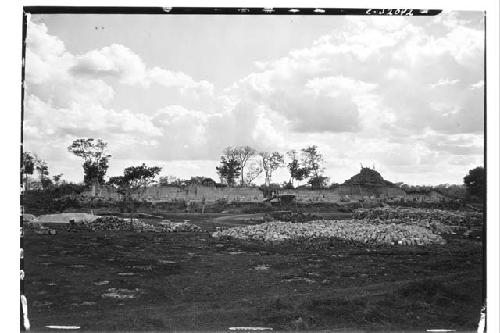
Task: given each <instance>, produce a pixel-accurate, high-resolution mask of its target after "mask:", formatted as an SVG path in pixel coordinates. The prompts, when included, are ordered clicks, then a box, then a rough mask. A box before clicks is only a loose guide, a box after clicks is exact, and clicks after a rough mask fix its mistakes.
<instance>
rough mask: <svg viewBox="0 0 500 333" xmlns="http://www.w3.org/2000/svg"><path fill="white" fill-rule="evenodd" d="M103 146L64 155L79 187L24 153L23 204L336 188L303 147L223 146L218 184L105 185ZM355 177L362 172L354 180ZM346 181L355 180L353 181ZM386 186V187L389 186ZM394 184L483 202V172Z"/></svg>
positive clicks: (142, 179) (86, 141)
mask: <svg viewBox="0 0 500 333" xmlns="http://www.w3.org/2000/svg"><path fill="white" fill-rule="evenodd" d="M107 146H108V144H107V143H106V142H105V141H103V140H102V139H93V138H81V139H76V140H74V141H73V142H72V144H71V145H70V146H69V147H68V151H69V152H71V153H72V154H74V155H76V156H78V157H81V158H82V159H83V163H82V167H83V179H84V181H83V183H82V184H72V183H68V182H66V181H65V180H64V179H62V176H63V174H57V175H53V176H50V173H49V166H48V164H47V163H46V162H45V161H44V160H43V159H42V158H40V157H39V156H38V155H37V154H35V153H31V152H23V154H22V170H21V171H22V180H23V185H24V187H25V189H26V190H27V192H26V194H25V197H24V201H25V203H26V202H31V203H32V204H34V205H35V206H37V207H38V206H40V207H42V206H44V205H45V206H46V207H52V208H51V209H52V210H54V209H55V210H60V209H64V207H65V206H67V205H70V204H71V202H70V199H69V198H71V197H75V196H78V195H80V194H81V193H82V192H83V191H84V190H85V189H88V188H93V189H94V190H95V186H96V185H99V184H108V185H109V186H113V187H115V188H116V189H117V190H118V191H119V193H122V194H124V197H126V198H129V199H127V200H130V197H131V196H132V194H133V193H138V192H140V191H141V190H142V189H144V188H145V187H147V186H150V185H152V184H159V185H162V186H178V187H183V186H189V185H203V186H214V187H226V186H256V185H255V184H253V182H254V181H255V179H257V177H258V176H260V175H264V179H265V183H264V184H263V185H261V187H262V188H287V189H293V188H296V187H299V188H303V187H306V188H312V189H320V188H330V189H333V188H335V187H337V186H339V184H336V183H332V184H329V179H328V177H326V176H324V172H325V167H324V162H325V159H324V157H323V155H322V154H321V153H320V151H319V149H318V147H317V146H315V145H312V146H308V147H305V148H303V149H301V150H300V151H296V150H291V151H288V152H286V153H284V154H283V153H280V152H277V151H274V152H266V151H257V150H256V149H254V148H252V147H249V146H228V147H226V148H225V149H224V150H223V152H222V155H221V157H220V162H219V164H218V165H217V166H216V167H215V168H216V171H217V174H218V175H219V178H220V179H219V182H216V181H215V180H214V179H212V178H209V177H203V176H196V177H191V178H190V179H180V178H178V177H175V176H162V177H160V176H159V173H160V171H161V168H160V167H158V166H147V165H145V164H142V165H139V166H130V167H128V168H125V170H124V173H123V176H118V177H111V178H109V179H108V181H107V182H106V180H105V177H106V172H107V170H108V168H109V162H110V159H111V155H110V154H108V153H107ZM285 167H286V168H287V170H288V171H289V174H290V179H289V180H288V181H287V182H284V183H283V184H276V183H272V180H273V178H272V177H273V175H274V173H275V172H276V171H277V170H278V169H280V168H285ZM365 169H366V168H365ZM370 170H371V169H370ZM362 171H363V169H362ZM377 174H378V173H377ZM360 175H361V173H360V174H359V175H357V176H360ZM158 178H159V179H158ZM349 181H356V180H355V179H354V177H353V178H351V180H349ZM374 181H376V179H375V180H374ZM301 182H302V184H300V183H301ZM387 184H388V185H390V183H389V182H387ZM393 185H395V186H398V187H400V188H401V189H403V190H404V191H405V192H407V193H416V192H429V191H431V190H434V191H437V192H439V193H441V194H443V195H445V196H447V197H450V198H453V199H461V200H467V201H469V202H482V201H483V200H484V198H485V187H486V184H485V171H484V168H483V167H477V168H474V169H472V170H470V171H469V172H468V173H467V175H465V177H464V183H463V184H451V185H450V184H441V185H437V186H411V185H408V184H404V183H396V184H393ZM65 200H66V201H65ZM71 200H72V199H71Z"/></svg>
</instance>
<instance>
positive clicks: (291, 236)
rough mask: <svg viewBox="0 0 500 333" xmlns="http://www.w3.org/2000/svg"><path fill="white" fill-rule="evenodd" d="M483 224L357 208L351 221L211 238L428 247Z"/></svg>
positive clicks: (423, 212) (458, 217)
mask: <svg viewBox="0 0 500 333" xmlns="http://www.w3.org/2000/svg"><path fill="white" fill-rule="evenodd" d="M482 221H483V215H482V214H481V213H478V212H464V211H445V210H440V209H420V208H402V207H396V208H394V207H380V208H372V209H357V210H356V211H355V212H354V213H353V219H352V220H342V221H337V220H314V221H310V222H304V223H291V222H289V221H277V222H268V223H263V224H258V225H252V226H245V227H237V228H231V229H227V230H222V231H221V230H218V231H216V232H214V233H213V234H212V236H213V237H214V238H219V239H220V238H233V239H242V240H255V241H263V242H272V243H275V242H284V241H295V242H301V241H305V240H314V239H340V240H344V241H349V242H355V243H360V244H366V245H406V246H409V245H429V244H445V243H446V241H445V240H444V239H443V238H442V237H441V236H440V235H443V234H454V233H455V230H456V228H457V227H458V228H461V229H464V228H465V229H467V228H473V227H478V226H481V225H482Z"/></svg>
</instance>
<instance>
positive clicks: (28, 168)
mask: <svg viewBox="0 0 500 333" xmlns="http://www.w3.org/2000/svg"><path fill="white" fill-rule="evenodd" d="M33 172H35V156H33V154H31V153H30V152H23V160H22V173H23V175H24V189H25V190H28V175H32V174H33Z"/></svg>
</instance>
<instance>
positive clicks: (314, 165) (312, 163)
mask: <svg viewBox="0 0 500 333" xmlns="http://www.w3.org/2000/svg"><path fill="white" fill-rule="evenodd" d="M322 163H324V159H323V155H321V154H320V153H319V151H318V147H317V146H316V145H313V146H309V147H307V148H303V149H302V166H303V167H304V168H305V169H306V170H307V173H308V175H310V176H311V178H313V179H314V181H313V183H314V184H319V183H320V182H321V181H320V180H321V178H320V176H322V175H321V174H322V173H323V171H324V170H325V168H324V167H323V166H322V165H321V164H322Z"/></svg>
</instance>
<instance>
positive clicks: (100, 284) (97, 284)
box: [94, 280, 109, 286]
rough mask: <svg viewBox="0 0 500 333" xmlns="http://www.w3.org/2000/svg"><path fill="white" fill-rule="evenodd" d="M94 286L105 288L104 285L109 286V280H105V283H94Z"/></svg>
mask: <svg viewBox="0 0 500 333" xmlns="http://www.w3.org/2000/svg"><path fill="white" fill-rule="evenodd" d="M94 284H95V285H96V286H104V285H106V284H109V281H107V280H104V281H96V282H94Z"/></svg>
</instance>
